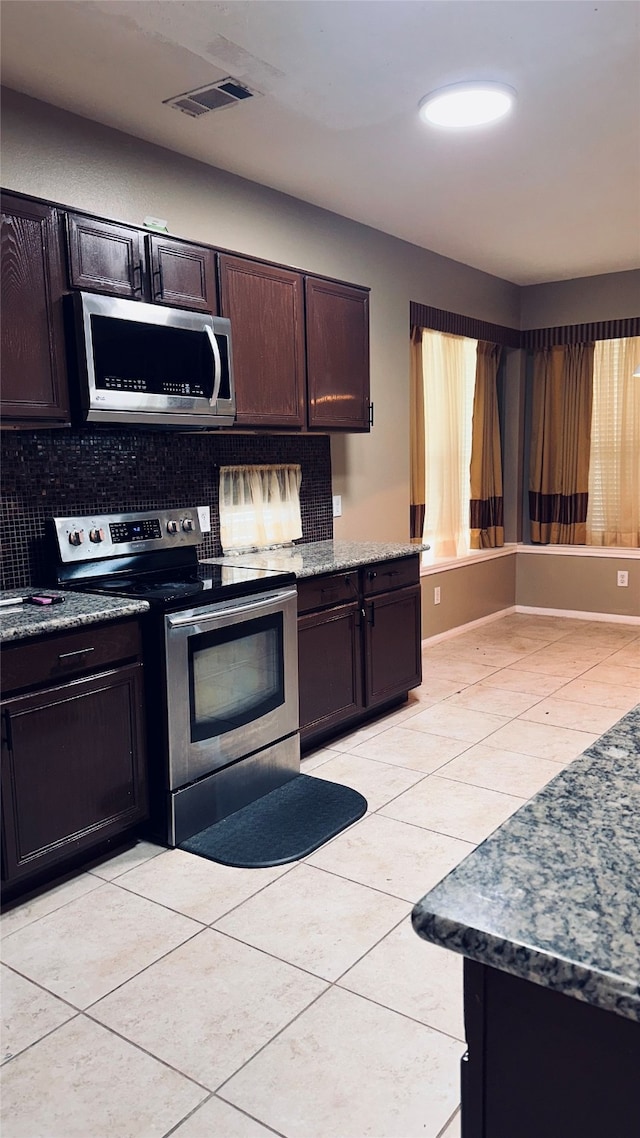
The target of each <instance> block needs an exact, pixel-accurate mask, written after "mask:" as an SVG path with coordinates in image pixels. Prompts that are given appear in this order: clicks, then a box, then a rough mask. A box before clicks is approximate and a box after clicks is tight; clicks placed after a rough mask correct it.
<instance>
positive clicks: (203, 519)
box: [198, 506, 211, 533]
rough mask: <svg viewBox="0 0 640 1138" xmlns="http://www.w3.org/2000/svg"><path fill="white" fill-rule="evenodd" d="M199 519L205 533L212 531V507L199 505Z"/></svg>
mask: <svg viewBox="0 0 640 1138" xmlns="http://www.w3.org/2000/svg"><path fill="white" fill-rule="evenodd" d="M198 521H199V522H200V529H201V530H202V532H203V533H210V532H211V507H210V506H198Z"/></svg>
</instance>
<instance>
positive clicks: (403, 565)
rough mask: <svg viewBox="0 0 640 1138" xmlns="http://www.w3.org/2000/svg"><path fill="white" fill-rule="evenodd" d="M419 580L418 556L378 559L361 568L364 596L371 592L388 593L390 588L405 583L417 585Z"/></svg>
mask: <svg viewBox="0 0 640 1138" xmlns="http://www.w3.org/2000/svg"><path fill="white" fill-rule="evenodd" d="M419 581H420V558H419V556H418V554H416V556H415V557H396V558H394V560H393V561H378V562H376V564H375V565H365V566H364V567H363V569H362V592H363V593H364V595H365V596H371V595H372V594H373V593H388V592H389V590H390V589H401V588H403V586H405V585H417V584H418V583H419Z"/></svg>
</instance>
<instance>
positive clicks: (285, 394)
mask: <svg viewBox="0 0 640 1138" xmlns="http://www.w3.org/2000/svg"><path fill="white" fill-rule="evenodd" d="M219 271H220V302H221V304H220V307H221V311H222V315H223V316H227V317H229V319H230V320H231V328H232V332H233V368H234V376H235V383H236V423H237V424H238V425H239V426H251V427H302V426H304V422H305V357H304V294H303V284H302V276H301V274H300V273H296V272H294V271H292V270H289V269H282V268H276V267H275V266H273V265H264V264H260V263H259V262H258V261H251V260H248V259H246V258H244V257H232V256H228V255H227V254H220V257H219Z"/></svg>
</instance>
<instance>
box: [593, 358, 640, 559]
mask: <svg viewBox="0 0 640 1138" xmlns="http://www.w3.org/2000/svg"><path fill="white" fill-rule="evenodd" d="M639 364H640V337H638V336H635V337H631V336H630V337H627V338H625V339H621V340H599V341H597V342H596V345H595V352H594V361H593V411H592V417H591V450H590V456H589V505H588V511H587V543H588V544H589V545H613V546H623V547H625V548H637V547H639V546H640V376H635V375H634V374H633V373H634V371H635V370H637V368H638V365H639Z"/></svg>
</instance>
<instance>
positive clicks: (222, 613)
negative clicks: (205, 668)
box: [167, 589, 298, 628]
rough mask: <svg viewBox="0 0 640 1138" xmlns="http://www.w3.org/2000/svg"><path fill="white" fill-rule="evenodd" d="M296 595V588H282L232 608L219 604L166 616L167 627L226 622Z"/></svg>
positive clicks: (272, 605)
mask: <svg viewBox="0 0 640 1138" xmlns="http://www.w3.org/2000/svg"><path fill="white" fill-rule="evenodd" d="M297 595H298V594H297V590H296V589H284V590H283V591H282V592H279V593H269V594H268V596H267V597H265V598H264V599H263V600H259V601H249V602H248V603H247V604H240V605H234V606H233V608H231V607H230V608H226V607H225V606H224V605H222V604H221V605H217V606H215V607H213V606H212V607H211V608H210V609H207V608H203V609H202V610H201V611H200V612H198V611H196V612H195V613H191V615H190V616H168V617H167V624H168V625H169V628H185V627H186V626H187V625H189V624H193V625H196V624H198V625H206V624H212V623H218V624H219V623H220V621H221V620H224V621H225V622H226V621H227V620H228V619H229V617H234V616H246V615H247V613H255V612H258V611H259V610H260V609H272V608H273V607H274V606H275V605H282V604H284V602H285V601H289V600H292V599H293V598H294V597H296V596H297Z"/></svg>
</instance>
